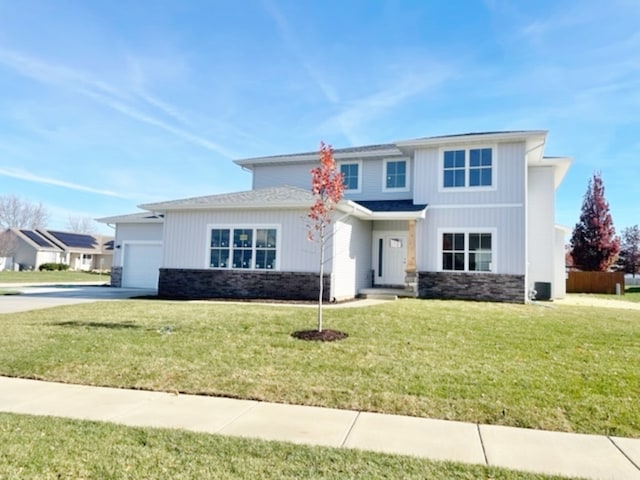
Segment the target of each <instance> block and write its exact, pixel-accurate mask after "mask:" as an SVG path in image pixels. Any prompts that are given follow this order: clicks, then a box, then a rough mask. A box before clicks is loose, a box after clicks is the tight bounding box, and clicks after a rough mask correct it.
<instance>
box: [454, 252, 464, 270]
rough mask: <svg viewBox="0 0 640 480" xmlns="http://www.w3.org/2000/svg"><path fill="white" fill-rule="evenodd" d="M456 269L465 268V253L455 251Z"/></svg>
mask: <svg viewBox="0 0 640 480" xmlns="http://www.w3.org/2000/svg"><path fill="white" fill-rule="evenodd" d="M453 261H454V265H453V269H454V270H464V253H454V259H453Z"/></svg>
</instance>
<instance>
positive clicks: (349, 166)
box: [340, 163, 360, 191]
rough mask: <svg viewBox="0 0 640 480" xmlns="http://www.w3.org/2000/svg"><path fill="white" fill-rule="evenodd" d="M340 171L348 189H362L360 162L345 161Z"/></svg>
mask: <svg viewBox="0 0 640 480" xmlns="http://www.w3.org/2000/svg"><path fill="white" fill-rule="evenodd" d="M340 173H342V176H343V181H344V185H345V189H346V190H353V191H359V190H360V164H359V163H343V164H341V165H340Z"/></svg>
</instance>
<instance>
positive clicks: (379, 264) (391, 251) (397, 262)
mask: <svg viewBox="0 0 640 480" xmlns="http://www.w3.org/2000/svg"><path fill="white" fill-rule="evenodd" d="M406 263H407V234H406V233H405V232H402V233H398V232H396V233H394V232H384V233H378V234H374V237H373V274H374V278H373V283H374V285H404V277H405V264H406Z"/></svg>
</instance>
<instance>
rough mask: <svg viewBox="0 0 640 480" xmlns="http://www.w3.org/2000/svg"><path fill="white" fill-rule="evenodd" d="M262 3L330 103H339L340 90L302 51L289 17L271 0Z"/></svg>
mask: <svg viewBox="0 0 640 480" xmlns="http://www.w3.org/2000/svg"><path fill="white" fill-rule="evenodd" d="M262 3H263V5H264V7H265V10H266V11H267V13H269V15H270V16H271V18H273V20H274V22H275V24H276V28H277V30H278V34H279V35H280V38H281V39H282V42H283V43H284V45H285V47H286V48H287V49H288V50H289V51H290V52H291V53H292V54H293V56H294V57H295V58H296V59H297V60H298V62H299V63H300V64H301V65H302V68H304V70H305V72H306V73H307V75H308V76H309V78H310V79H311V80H312V81H313V82H314V83H315V84H316V86H317V87H318V88H319V89H320V91H321V92H322V94H323V95H324V97H325V99H326V100H327V101H328V102H330V103H334V104H335V103H338V102H339V101H340V96H339V94H338V92H337V91H336V89H335V88H334V87H333V85H331V84H330V83H329V81H327V79H326V78H325V77H324V76H323V75H322V73H321V71H320V69H318V68H317V67H316V66H315V65H314V64H312V63H311V62H309V60H308V59H307V58H308V54H305V53H304V52H303V51H302V48H301V47H300V42H299V41H298V39H297V38H296V37H295V36H294V34H293V30H292V29H291V27H290V26H289V22H288V21H287V18H286V17H285V16H284V14H283V13H282V11H281V10H280V9H279V8H278V7H277V6H276V5H275V3H274V2H273V1H271V0H263V1H262Z"/></svg>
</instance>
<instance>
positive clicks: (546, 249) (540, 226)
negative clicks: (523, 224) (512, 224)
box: [527, 167, 564, 295]
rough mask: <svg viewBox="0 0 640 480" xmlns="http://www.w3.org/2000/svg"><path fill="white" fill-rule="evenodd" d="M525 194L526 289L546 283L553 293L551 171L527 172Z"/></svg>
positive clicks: (535, 168)
mask: <svg viewBox="0 0 640 480" xmlns="http://www.w3.org/2000/svg"><path fill="white" fill-rule="evenodd" d="M528 190H529V193H528V198H529V202H528V204H527V214H528V220H527V221H528V224H529V225H528V237H529V238H528V246H529V276H528V282H529V285H528V286H529V287H530V288H533V285H534V283H535V282H550V283H551V284H552V285H551V288H552V290H553V283H554V278H555V268H554V265H555V262H554V257H555V256H556V254H555V252H556V232H555V220H554V218H555V205H554V198H555V184H554V169H553V167H531V168H529V172H528ZM559 261H561V262H562V259H559ZM563 263H564V262H563ZM552 295H553V292H552Z"/></svg>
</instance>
